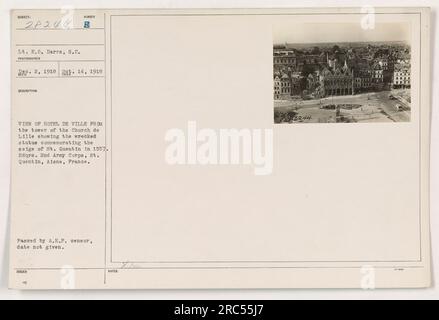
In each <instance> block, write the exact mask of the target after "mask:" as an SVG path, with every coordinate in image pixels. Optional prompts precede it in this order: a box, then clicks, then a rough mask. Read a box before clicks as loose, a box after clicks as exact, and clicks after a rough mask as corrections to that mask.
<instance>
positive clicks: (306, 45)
mask: <svg viewBox="0 0 439 320" xmlns="http://www.w3.org/2000/svg"><path fill="white" fill-rule="evenodd" d="M346 44H405V45H408V46H410V43H409V42H408V41H405V40H396V41H344V42H341V41H330V42H302V43H298V42H279V43H273V46H284V45H288V46H302V47H312V46H318V45H346Z"/></svg>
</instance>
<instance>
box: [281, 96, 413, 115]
mask: <svg viewBox="0 0 439 320" xmlns="http://www.w3.org/2000/svg"><path fill="white" fill-rule="evenodd" d="M390 94H391V92H390V91H382V92H373V93H365V94H358V95H353V96H352V95H349V96H334V97H327V98H324V99H318V100H317V99H316V100H305V101H302V100H300V101H299V100H297V101H286V100H283V101H275V110H278V111H281V112H282V111H290V110H294V111H296V112H297V113H298V116H299V118H298V119H299V120H300V122H333V121H335V113H336V111H335V110H323V109H320V107H321V106H322V105H328V104H335V105H337V104H358V105H361V107H360V108H356V109H353V110H347V109H341V110H340V114H341V115H342V116H345V117H346V119H347V120H346V121H345V122H408V121H410V109H409V108H408V107H405V106H404V110H402V111H399V110H398V108H397V105H402V103H401V102H400V101H398V100H396V99H390V98H389V95H390ZM349 119H350V120H349ZM298 122H299V121H298Z"/></svg>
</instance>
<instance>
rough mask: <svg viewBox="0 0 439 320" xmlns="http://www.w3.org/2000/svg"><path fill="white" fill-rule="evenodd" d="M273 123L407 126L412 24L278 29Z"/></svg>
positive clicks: (328, 24) (278, 27)
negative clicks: (380, 123) (405, 123)
mask: <svg viewBox="0 0 439 320" xmlns="http://www.w3.org/2000/svg"><path fill="white" fill-rule="evenodd" d="M276 27H277V28H274V35H273V39H274V43H273V86H274V90H273V98H274V123H276V124H290V123H356V122H409V121H410V114H411V93H410V88H411V77H410V75H411V44H410V25H409V24H407V23H381V24H375V25H374V27H373V28H371V29H368V28H367V25H366V26H365V25H364V24H363V25H362V24H361V23H320V24H312V25H310V24H307V25H302V26H301V25H296V26H292V25H288V24H284V25H277V26H276Z"/></svg>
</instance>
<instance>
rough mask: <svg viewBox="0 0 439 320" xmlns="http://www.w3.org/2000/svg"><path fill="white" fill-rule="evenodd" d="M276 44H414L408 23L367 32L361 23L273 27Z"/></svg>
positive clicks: (384, 26) (286, 24)
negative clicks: (410, 42) (387, 42)
mask: <svg viewBox="0 0 439 320" xmlns="http://www.w3.org/2000/svg"><path fill="white" fill-rule="evenodd" d="M273 41H274V43H275V44H283V43H285V42H286V43H319V42H320V43H328V42H375V41H404V42H407V43H409V41H410V25H409V24H408V23H379V24H378V23H377V24H375V29H367V30H364V29H362V27H361V24H360V23H312V24H308V23H301V24H297V23H295V24H293V23H279V24H276V25H274V26H273Z"/></svg>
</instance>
